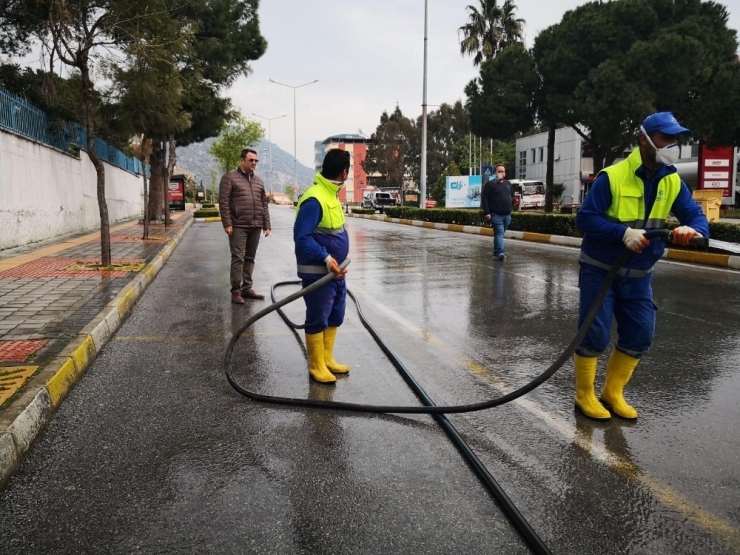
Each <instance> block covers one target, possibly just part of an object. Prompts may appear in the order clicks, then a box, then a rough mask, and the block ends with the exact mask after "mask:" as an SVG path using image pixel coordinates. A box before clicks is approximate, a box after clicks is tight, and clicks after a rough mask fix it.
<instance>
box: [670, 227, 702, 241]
mask: <svg viewBox="0 0 740 555" xmlns="http://www.w3.org/2000/svg"><path fill="white" fill-rule="evenodd" d="M697 235H698V236H699V237H701V233H699V232H698V231H696V230H695V229H694V228H693V227H689V226H687V225H682V226H681V227H677V228H676V229H674V230H673V233H671V240H672V241H673V242H674V243H676V244H677V245H683V246H687V245H688V244H689V243H690V242H691V238H692V237H696V236H697Z"/></svg>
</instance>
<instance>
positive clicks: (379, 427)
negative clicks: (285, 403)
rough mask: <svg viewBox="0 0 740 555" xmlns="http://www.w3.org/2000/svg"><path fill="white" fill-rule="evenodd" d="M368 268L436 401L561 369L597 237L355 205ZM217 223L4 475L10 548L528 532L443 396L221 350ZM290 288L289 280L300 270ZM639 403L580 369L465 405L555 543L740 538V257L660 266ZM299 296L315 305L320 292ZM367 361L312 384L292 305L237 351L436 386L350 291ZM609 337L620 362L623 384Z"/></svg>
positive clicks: (663, 543)
mask: <svg viewBox="0 0 740 555" xmlns="http://www.w3.org/2000/svg"><path fill="white" fill-rule="evenodd" d="M272 214H273V227H274V229H273V235H272V236H270V237H269V238H267V239H264V238H263V240H262V242H261V244H260V249H259V252H258V257H257V269H256V272H255V278H256V279H255V281H256V283H255V289H257V290H259V291H262V292H264V293H268V292H269V286H270V285H271V284H272V283H275V282H278V281H284V280H293V279H295V273H294V259H293V254H292V252H293V248H292V235H291V226H292V218H293V211H292V208H289V207H276V208H273V210H272ZM348 227H349V229H350V233H351V240H352V251H351V255H350V257H351V259H352V264H351V265H350V274H349V276H348V279H349V281H348V285H349V287H350V289H351V290H352V291H353V292H354V293H355V295H357V297H358V298H359V300H360V302H361V303H362V306H363V311H364V313H365V316H366V317H367V318H368V319H369V320H370V321H371V323H372V324H373V326H374V327H375V328H376V330H378V332H379V333H381V335H383V336H384V338H385V339H386V341H387V342H388V343H389V344H390V346H391V348H392V349H393V350H394V351H395V352H396V353H397V354H398V355H399V356H400V357H401V358H402V359H403V360H404V362H405V364H406V366H407V367H408V368H409V369H410V370H411V371H412V372H413V373H414V375H415V377H416V379H417V380H418V381H419V382H420V383H421V384H422V386H423V387H424V388H425V389H426V391H427V393H428V394H429V395H430V396H431V397H432V399H434V400H435V402H436V403H437V404H439V405H442V404H461V403H468V402H473V401H480V400H484V399H487V398H490V397H492V396H497V395H499V394H500V393H501V392H505V391H509V390H511V389H514V388H515V387H517V386H519V385H521V384H523V383H525V382H526V381H528V380H529V379H531V378H532V377H533V376H534V375H536V374H537V373H539V372H540V371H542V370H544V368H546V367H547V366H548V365H549V364H550V362H551V361H552V360H554V359H555V358H556V356H557V355H558V354H559V352H560V351H561V350H562V349H563V348H564V347H565V345H567V343H568V342H569V341H570V339H571V337H572V335H573V334H574V333H575V329H574V328H575V317H576V307H577V287H576V285H577V282H576V278H577V263H576V260H577V251H576V250H574V249H567V248H558V247H552V246H545V245H537V244H531V243H523V242H516V241H513V240H512V241H507V251H508V254H509V258H508V260H507V261H506V262H505V263H504V264H501V263H499V262H498V261H496V262H495V263H494V262H493V261H492V257H491V250H492V249H491V239H490V238H485V237H478V236H469V235H463V234H457V233H448V232H442V231H435V230H428V229H420V228H415V227H410V226H402V225H395V224H385V223H380V222H373V221H367V220H357V219H349V221H348ZM228 266H229V254H228V246H227V242H226V236H225V234H224V233H223V231H222V228H221V226H220V225H219V224H213V223H208V224H195V225H194V226H193V228H191V230H190V231H189V232H188V234H187V236H186V237H185V239H184V240H183V242H182V243H181V244H180V246H179V247H178V249H177V250H176V252H175V253H174V255H173V257H172V258H171V259H170V261H169V262H168V263H167V265H166V266H165V268H164V269H163V271H162V272H161V273H160V274H159V276H158V277H157V279H156V280H155V281H154V283H153V284H152V285H151V286H150V288H149V289H148V290H147V291H146V293H145V294H144V296H143V297H142V299H141V300H140V301H139V302H138V304H137V306H136V308H135V309H134V311H133V313H132V315H131V317H130V318H129V319H128V320H127V321H126V323H125V324H124V325H123V326H122V327H121V329H120V330H119V331H118V333H117V334H116V336H115V337H114V338H113V340H112V341H111V342H110V343H109V344H108V345H107V346H106V348H105V349H104V350H103V352H102V354H101V355H100V357H99V358H98V360H97V361H96V362H95V363H94V365H93V366H92V367H91V369H90V370H89V371H88V373H87V374H86V375H85V377H84V378H83V379H82V381H81V382H80V383H79V384H78V385H77V387H76V388H75V389H74V390H73V392H72V393H71V395H70V396H69V398H68V399H67V400H66V401H65V403H64V404H63V406H62V408H61V409H60V411H59V413H58V414H57V416H56V418H55V420H54V422H53V423H52V424H51V426H50V427H49V428H48V429H47V430H46V432H45V434H44V435H43V437H42V438H41V440H40V441H39V442H38V443H37V444H36V446H35V447H34V449H33V450H32V453H31V454H30V456H29V458H28V459H27V460H26V462H25V463H24V465H23V466H22V467H21V469H20V470H19V471H18V472H17V473H16V475H15V476H14V478H13V479H12V480H11V482H10V483H9V485H8V487H7V488H6V489H5V490H4V491H3V492H0V540H2V543H0V545H2V549H1V550H0V551H2V552H3V553H24V554H31V553H69V554H78V553H132V552H141V553H507V554H508V553H527V552H528V549H527V547H526V546H525V545H524V544H523V543H522V540H521V539H520V538H519V537H518V535H517V534H516V532H515V531H514V530H513V529H512V528H511V526H510V524H509V522H508V521H507V519H506V518H505V517H504V516H503V515H502V513H501V511H500V510H499V508H498V507H497V506H496V504H495V503H494V502H493V501H492V499H491V498H490V497H489V496H488V494H487V493H486V492H485V490H484V489H483V487H482V486H481V484H480V483H479V482H478V480H477V479H476V478H475V476H474V475H473V474H472V472H471V471H470V470H469V469H468V467H467V466H466V465H465V464H464V463H463V462H462V459H461V457H460V456H459V455H458V453H457V451H456V450H455V449H454V447H452V445H451V444H450V443H449V442H448V440H447V439H446V436H445V435H444V434H443V433H442V432H441V431H440V430H439V428H438V427H437V426H436V424H435V423H434V421H433V420H432V419H431V418H429V417H426V416H405V417H400V416H393V415H354V414H346V413H333V412H318V411H315V410H302V409H292V408H280V407H274V406H266V405H261V404H257V403H255V402H252V401H249V400H246V399H244V398H241V397H240V396H238V395H237V394H236V393H235V392H233V390H232V389H231V388H230V386H229V384H228V383H227V381H226V379H225V378H224V376H223V371H222V367H221V364H222V362H221V361H222V358H223V352H224V349H225V347H226V344H227V343H228V341H229V339H230V336H231V334H232V333H233V332H234V331H235V330H236V329H238V327H239V326H240V325H241V324H242V323H243V322H244V320H246V318H248V317H249V315H250V314H252V313H254V312H256V311H258V310H260V309H261V308H264V307H265V306H267V304H268V303H267V301H263V302H259V301H251V302H249V304H248V305H247V306H246V307H238V306H235V305H231V304H230V302H229V294H228ZM296 289H297V288H295V287H285V288H281V289H280V290H278V295H287V294H289V293H290V292H292V291H294V290H296ZM655 294H656V303H657V304H658V305H659V306H660V311H659V314H658V332H657V337H656V341H655V344H654V347H653V349H652V350H651V352H650V353H649V354H648V355H647V356H646V357H645V359H644V360H643V362H642V363H641V364H640V366H639V367H638V370H637V371H636V373H635V376H634V378H633V380H632V382H631V383H630V385H629V389H628V395H627V396H628V399H629V400H630V401H631V402H632V403H633V404H634V405H635V406H636V408H637V409H638V410H639V411H640V419H639V420H638V421H637V422H636V423H627V422H624V421H619V420H613V421H610V422H607V423H593V422H591V421H588V420H586V419H583V418H582V417H581V416H579V415H576V414H575V412H574V410H573V404H572V395H573V385H572V370H571V368H569V367H566V368H564V369H563V370H561V371H560V372H558V373H557V374H556V375H555V376H554V377H553V379H551V380H550V381H549V382H548V383H546V384H545V385H543V386H542V387H541V388H539V389H538V390H537V391H535V392H533V393H531V394H529V395H527V396H526V397H524V398H523V399H520V400H518V401H516V402H514V403H511V404H509V405H507V406H504V407H501V408H497V409H493V410H489V411H486V412H481V413H474V414H467V415H453V416H450V420H451V421H452V423H453V424H454V425H455V426H456V427H457V429H458V431H459V432H460V433H461V434H462V435H463V436H464V438H465V439H466V440H467V441H468V442H469V444H470V445H471V446H472V448H473V449H474V451H475V452H476V454H477V455H478V457H479V458H480V459H481V460H482V461H483V462H484V463H485V464H486V466H487V467H488V469H489V470H490V472H491V473H492V474H493V475H494V476H495V477H496V478H497V480H498V481H499V483H500V484H501V485H502V486H503V488H504V489H505V490H506V492H507V493H508V494H509V496H510V497H511V498H512V500H513V501H514V502H515V503H517V506H518V507H519V509H520V511H521V512H522V513H523V514H524V516H525V517H526V518H527V519H528V521H529V522H530V524H532V526H533V527H534V529H535V530H536V531H537V532H538V533H539V535H540V536H541V537H542V538H543V540H544V541H545V543H547V544H548V546H549V547H550V548H551V549H552V551H553V552H554V553H574V554H586V553H646V554H647V553H651V554H653V553H666V554H684V553H686V554H688V553H697V554H704V553H718V554H724V553H740V460H738V459H739V458H740V455H739V454H738V453H740V449H739V448H738V447H739V445H740V441H739V440H740V431H739V427H738V423H739V422H740V403H739V402H738V396H739V394H740V371H738V367H740V364H739V361H740V317H738V316H739V313H740V308H739V307H740V274H738V273H732V272H726V271H720V270H714V269H710V268H699V267H690V266H687V265H681V264H674V263H660V264H659V265H658V267H657V268H656V277H655ZM286 312H287V313H288V314H289V315H290V316H291V317H292V318H294V319H295V320H301V317H302V313H303V304H302V301H298V302H297V303H293V304H292V305H289V306H288V307H287V308H286ZM336 354H337V359H338V360H340V361H341V362H347V363H349V364H351V365H352V371H351V373H350V375H349V376H347V377H343V378H340V379H339V380H338V382H337V385H336V386H334V387H331V386H323V385H318V384H314V383H311V382H309V380H308V375H307V371H306V363H305V360H304V359H303V355H302V352H301V348H300V346H299V344H298V343H297V342H296V339H295V337H294V335H293V334H292V333H291V332H290V331H289V330H288V328H287V327H286V326H285V325H284V324H283V323H282V321H281V320H280V318H279V317H278V316H277V315H276V314H272V315H270V316H268V317H267V318H265V319H264V320H261V321H260V322H258V323H257V324H256V325H255V326H254V328H253V330H251V331H248V332H247V334H246V336H245V337H244V338H243V339H242V340H241V341H240V342H239V344H238V345H237V348H236V351H235V360H236V371H237V375H238V377H239V379H240V380H241V381H242V382H243V383H244V384H245V385H248V386H249V387H251V388H252V389H255V390H259V391H261V392H264V393H268V394H277V395H283V396H295V397H305V396H310V397H312V398H318V399H327V400H331V399H333V400H337V401H351V402H362V403H376V404H414V405H415V404H418V401H417V400H416V398H415V396H414V395H413V394H412V393H411V392H410V391H409V390H408V388H407V387H406V386H405V384H404V383H403V381H402V380H401V378H400V377H398V375H397V374H396V371H395V370H394V369H393V367H392V366H391V365H390V363H389V362H388V361H387V360H386V359H385V357H384V355H383V353H382V352H381V351H380V349H379V348H378V347H377V346H376V345H375V344H374V343H373V341H372V339H371V338H370V336H369V335H368V334H367V332H366V331H365V330H364V328H362V326H361V324H360V322H359V319H358V318H357V314H356V312H355V311H354V309H353V308H352V307H351V306H349V307H348V310H347V318H346V321H345V325H344V326H343V327H342V328H341V330H340V333H339V336H338V340H337V348H336ZM605 363H606V356H604V357H602V360H601V365H600V373H602V375H601V376H600V377H599V379H598V383H599V384H600V383H601V380H602V379H603V367H604V366H605Z"/></svg>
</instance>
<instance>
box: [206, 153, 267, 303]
mask: <svg viewBox="0 0 740 555" xmlns="http://www.w3.org/2000/svg"><path fill="white" fill-rule="evenodd" d="M257 162H258V160H257V152H256V151H254V150H252V149H251V148H246V149H244V150H242V154H241V161H240V163H239V168H238V169H236V170H234V171H231V172H228V173H226V174H224V176H223V177H222V178H221V184H220V185H219V191H218V205H219V210H220V212H221V223H222V224H223V226H224V231H226V234H227V235H228V236H229V249H230V250H231V277H230V280H231V302H232V303H234V304H244V298H245V297H246V298H248V299H264V298H265V296H264V295H260V294H259V293H256V292H255V291H254V290H253V289H252V272H253V271H254V257H255V256H256V254H257V246H258V245H259V242H260V233H261V232H262V231H264V233H265V237H267V236H269V235H270V211H269V209H268V203H267V194H266V193H265V184H264V182H263V181H262V179H260V178H259V176H258V175H257V174H255V173H254V169H255V168H256V167H257Z"/></svg>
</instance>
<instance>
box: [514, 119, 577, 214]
mask: <svg viewBox="0 0 740 555" xmlns="http://www.w3.org/2000/svg"><path fill="white" fill-rule="evenodd" d="M532 149H534V154H535V161H534V162H532ZM522 151H523V152H526V155H527V165H526V177H524V178H523V179H534V180H538V181H544V180H545V176H546V174H547V133H538V134H537V135H530V136H529V137H522V138H521V139H517V141H516V156H515V160H516V169H515V175H513V176H510V177H515V178H516V179H520V177H519V176H520V175H521V173H520V164H519V161H520V153H521V152H522ZM540 152H541V153H542V160H541V161H540ZM553 179H554V182H555V183H563V184H564V185H565V192H564V193H563V198H562V199H561V202H563V203H566V204H567V203H571V202H579V199H580V190H581V136H580V135H578V133H576V132H575V130H574V129H572V128H570V127H563V128H561V129H557V130H556V131H555V167H554V169H553Z"/></svg>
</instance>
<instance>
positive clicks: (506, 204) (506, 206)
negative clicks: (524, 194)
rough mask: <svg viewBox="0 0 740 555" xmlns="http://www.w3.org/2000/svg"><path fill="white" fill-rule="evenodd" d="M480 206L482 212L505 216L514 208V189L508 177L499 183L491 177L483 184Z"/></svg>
mask: <svg viewBox="0 0 740 555" xmlns="http://www.w3.org/2000/svg"><path fill="white" fill-rule="evenodd" d="M480 206H481V208H482V209H483V214H485V215H486V216H487V215H488V214H497V215H499V216H505V215H507V214H511V212H512V210H514V189H513V187H512V186H511V183H510V182H509V180H508V179H504V180H503V181H502V182H501V183H499V182H498V181H496V180H495V179H491V180H489V181H487V182H486V184H485V185H484V186H483V192H482V193H481V198H480Z"/></svg>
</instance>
